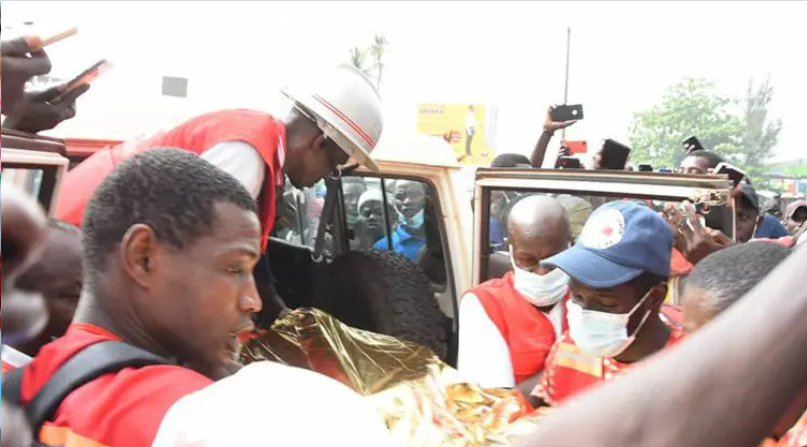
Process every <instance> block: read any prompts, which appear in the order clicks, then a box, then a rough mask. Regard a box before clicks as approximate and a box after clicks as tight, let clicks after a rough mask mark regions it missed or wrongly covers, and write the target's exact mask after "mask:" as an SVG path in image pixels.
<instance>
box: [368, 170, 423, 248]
mask: <svg viewBox="0 0 807 447" xmlns="http://www.w3.org/2000/svg"><path fill="white" fill-rule="evenodd" d="M395 183H396V184H395V208H396V209H397V210H398V226H397V228H395V231H393V233H392V235H391V237H390V239H392V247H389V241H387V238H382V239H381V240H379V241H378V242H376V243H375V245H374V246H373V248H375V249H378V250H388V249H390V248H391V249H392V250H393V251H394V252H396V253H400V254H402V255H404V256H406V257H407V258H409V259H411V260H412V261H417V257H418V253H419V252H420V250H421V248H423V247H424V246H425V245H426V236H425V232H424V228H423V224H424V210H425V208H426V187H425V185H424V184H423V183H420V182H414V181H411V180H399V181H396V182H395Z"/></svg>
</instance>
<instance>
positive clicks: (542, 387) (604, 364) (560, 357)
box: [532, 326, 684, 406]
mask: <svg viewBox="0 0 807 447" xmlns="http://www.w3.org/2000/svg"><path fill="white" fill-rule="evenodd" d="M671 330H672V332H671V334H670V339H669V340H668V341H667V344H666V345H665V349H666V348H668V347H670V346H673V345H675V344H676V343H678V342H679V341H681V340H682V339H683V338H684V331H683V330H682V329H681V328H678V327H675V326H671ZM633 365H634V364H633V363H620V362H618V361H616V360H615V359H611V358H602V357H594V356H591V355H588V354H586V353H585V352H583V351H581V350H580V348H578V347H577V345H576V344H575V343H574V340H572V337H571V336H570V335H569V333H568V332H566V333H565V334H564V335H563V337H562V338H561V339H560V341H559V342H558V343H557V344H555V346H554V347H553V348H552V352H551V353H550V355H549V359H548V360H547V362H546V370H545V371H544V375H543V376H542V377H541V381H540V383H538V386H537V387H536V388H535V390H534V391H533V392H532V394H533V395H534V396H537V397H540V398H541V399H543V400H544V401H545V402H546V403H547V404H549V405H552V406H555V405H558V404H561V403H563V402H565V401H566V400H567V399H569V398H571V397H572V396H574V395H576V394H578V393H580V392H581V391H583V390H586V389H589V388H590V387H592V386H595V385H597V384H599V383H602V382H603V381H606V380H611V379H612V378H614V377H616V376H618V375H620V374H622V373H624V372H625V371H627V370H628V369H630V368H632V367H633Z"/></svg>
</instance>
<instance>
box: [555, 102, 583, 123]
mask: <svg viewBox="0 0 807 447" xmlns="http://www.w3.org/2000/svg"><path fill="white" fill-rule="evenodd" d="M549 118H550V119H551V120H552V121H553V122H556V123H563V122H566V121H578V120H581V119H583V105H582V104H575V105H567V104H564V105H562V106H557V107H555V108H554V109H552V110H551V111H550V112H549Z"/></svg>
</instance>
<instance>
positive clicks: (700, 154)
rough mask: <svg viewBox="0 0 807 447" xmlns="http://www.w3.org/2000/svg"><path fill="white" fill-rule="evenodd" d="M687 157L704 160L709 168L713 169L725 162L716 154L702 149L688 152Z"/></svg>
mask: <svg viewBox="0 0 807 447" xmlns="http://www.w3.org/2000/svg"><path fill="white" fill-rule="evenodd" d="M689 157H696V158H705V159H706V161H707V162H708V163H709V168H714V167H716V166H717V165H719V164H720V163H724V162H725V161H726V160H725V159H724V158H723V157H721V156H720V155H719V154H718V153H717V152H712V151H707V150H704V149H702V150H699V151H692V152H690V154H689Z"/></svg>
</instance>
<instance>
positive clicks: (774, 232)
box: [754, 213, 790, 239]
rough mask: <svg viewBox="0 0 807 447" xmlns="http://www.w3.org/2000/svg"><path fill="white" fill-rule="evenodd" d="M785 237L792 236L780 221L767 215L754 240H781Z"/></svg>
mask: <svg viewBox="0 0 807 447" xmlns="http://www.w3.org/2000/svg"><path fill="white" fill-rule="evenodd" d="M785 236H790V233H788V232H787V228H785V226H784V225H782V223H781V222H779V219H777V218H776V217H774V216H771V215H770V214H767V213H765V217H763V218H762V223H760V224H759V227H757V232H756V233H754V239H779V238H780V237H785Z"/></svg>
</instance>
